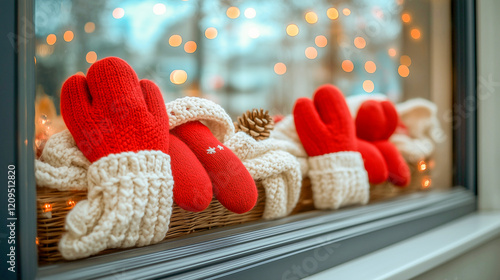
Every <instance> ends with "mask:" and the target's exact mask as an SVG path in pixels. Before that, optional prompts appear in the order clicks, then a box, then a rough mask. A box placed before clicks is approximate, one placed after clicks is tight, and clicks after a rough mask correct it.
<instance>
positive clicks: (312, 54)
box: [305, 47, 318, 59]
mask: <svg viewBox="0 0 500 280" xmlns="http://www.w3.org/2000/svg"><path fill="white" fill-rule="evenodd" d="M305 54H306V57H307V58H309V59H315V58H316V57H317V56H318V51H317V50H316V48H314V47H308V48H306V51H305Z"/></svg>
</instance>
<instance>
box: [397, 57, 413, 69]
mask: <svg viewBox="0 0 500 280" xmlns="http://www.w3.org/2000/svg"><path fill="white" fill-rule="evenodd" d="M399 63H401V65H406V66H410V65H411V58H410V57H409V56H407V55H402V56H401V57H400V58H399Z"/></svg>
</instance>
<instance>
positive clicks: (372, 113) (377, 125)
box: [356, 100, 411, 187]
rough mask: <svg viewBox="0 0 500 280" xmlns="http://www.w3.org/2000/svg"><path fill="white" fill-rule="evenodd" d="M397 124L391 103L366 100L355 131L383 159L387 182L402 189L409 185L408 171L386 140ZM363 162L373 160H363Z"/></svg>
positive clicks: (358, 115)
mask: <svg viewBox="0 0 500 280" xmlns="http://www.w3.org/2000/svg"><path fill="white" fill-rule="evenodd" d="M398 122H399V120H398V114H397V111H396V108H395V107H394V105H393V104H392V103H391V102H389V101H376V100H367V101H365V102H363V104H361V106H360V107H359V109H358V114H357V117H356V131H357V135H358V137H359V138H360V139H363V140H366V141H368V142H370V143H371V144H373V145H374V146H375V147H376V148H377V149H378V150H379V151H380V153H381V154H382V156H383V157H384V161H385V163H386V165H387V169H388V172H389V174H388V180H389V181H390V182H391V183H393V184H394V185H396V186H401V187H404V186H407V185H408V184H409V183H410V178H411V174H410V169H409V168H408V164H407V163H406V161H405V160H404V158H403V157H402V156H401V154H400V153H399V152H398V150H397V149H396V147H395V146H394V145H393V144H392V143H390V142H389V140H388V139H389V137H390V136H391V135H392V134H393V133H394V131H395V130H396V127H397V125H398ZM365 161H374V159H368V158H365ZM372 183H376V182H372Z"/></svg>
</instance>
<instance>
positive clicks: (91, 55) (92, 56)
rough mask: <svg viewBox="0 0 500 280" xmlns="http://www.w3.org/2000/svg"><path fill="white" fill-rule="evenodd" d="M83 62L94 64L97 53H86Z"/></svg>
mask: <svg viewBox="0 0 500 280" xmlns="http://www.w3.org/2000/svg"><path fill="white" fill-rule="evenodd" d="M85 60H86V61H87V62H88V63H94V62H96V60H97V53H96V52H94V51H90V52H88V53H87V55H86V56H85Z"/></svg>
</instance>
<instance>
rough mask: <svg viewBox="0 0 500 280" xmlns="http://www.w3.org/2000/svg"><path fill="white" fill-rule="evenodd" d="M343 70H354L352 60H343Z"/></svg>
mask: <svg viewBox="0 0 500 280" xmlns="http://www.w3.org/2000/svg"><path fill="white" fill-rule="evenodd" d="M342 70H344V71H346V72H352V70H354V64H353V63H352V61H350V60H344V61H342Z"/></svg>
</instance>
